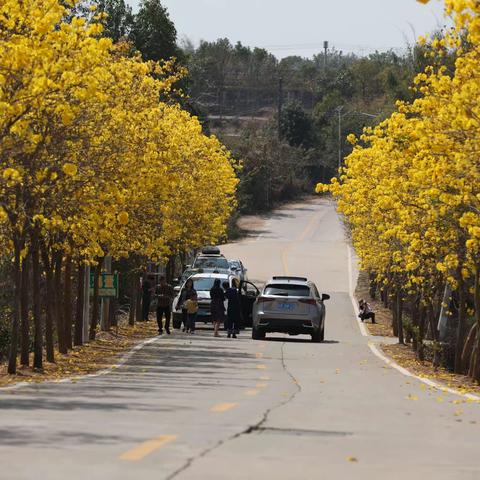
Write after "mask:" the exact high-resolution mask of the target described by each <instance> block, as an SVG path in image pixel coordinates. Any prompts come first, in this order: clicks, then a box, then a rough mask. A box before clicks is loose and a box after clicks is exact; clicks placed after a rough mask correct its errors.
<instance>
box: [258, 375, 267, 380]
mask: <svg viewBox="0 0 480 480" xmlns="http://www.w3.org/2000/svg"><path fill="white" fill-rule="evenodd" d="M259 380H264V381H265V380H270V377H267V376H266V375H265V376H264V377H259Z"/></svg>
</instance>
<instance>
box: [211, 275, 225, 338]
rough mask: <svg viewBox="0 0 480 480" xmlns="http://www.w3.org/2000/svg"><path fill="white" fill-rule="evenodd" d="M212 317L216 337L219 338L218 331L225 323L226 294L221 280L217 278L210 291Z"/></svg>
mask: <svg viewBox="0 0 480 480" xmlns="http://www.w3.org/2000/svg"><path fill="white" fill-rule="evenodd" d="M210 299H211V303H210V315H211V318H212V322H213V329H214V332H215V333H214V336H215V337H219V336H220V334H219V333H218V329H219V328H220V324H221V323H223V322H225V292H224V291H223V288H222V287H221V284H220V279H219V278H216V279H215V281H214V282H213V287H212V289H211V290H210Z"/></svg>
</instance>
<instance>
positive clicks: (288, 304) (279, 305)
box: [278, 303, 296, 311]
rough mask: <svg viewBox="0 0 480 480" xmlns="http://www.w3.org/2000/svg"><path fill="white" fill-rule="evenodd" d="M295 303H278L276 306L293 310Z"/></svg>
mask: <svg viewBox="0 0 480 480" xmlns="http://www.w3.org/2000/svg"><path fill="white" fill-rule="evenodd" d="M295 307H296V305H295V304H294V303H279V304H278V308H279V310H287V311H291V310H295Z"/></svg>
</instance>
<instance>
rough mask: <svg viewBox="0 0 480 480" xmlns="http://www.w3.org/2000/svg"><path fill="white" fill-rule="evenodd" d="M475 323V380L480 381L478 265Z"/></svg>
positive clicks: (479, 268)
mask: <svg viewBox="0 0 480 480" xmlns="http://www.w3.org/2000/svg"><path fill="white" fill-rule="evenodd" d="M474 299H475V323H476V324H477V338H476V346H475V347H476V348H475V350H476V355H475V363H474V364H473V378H474V379H475V380H477V381H480V354H479V352H480V265H477V267H476V270H475V287H474Z"/></svg>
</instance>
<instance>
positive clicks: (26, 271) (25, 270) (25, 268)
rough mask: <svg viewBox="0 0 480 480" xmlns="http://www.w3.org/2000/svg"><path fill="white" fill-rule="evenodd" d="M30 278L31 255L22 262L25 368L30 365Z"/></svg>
mask: <svg viewBox="0 0 480 480" xmlns="http://www.w3.org/2000/svg"><path fill="white" fill-rule="evenodd" d="M29 276H30V254H28V255H27V256H26V257H25V258H24V259H23V261H22V291H21V306H20V310H21V317H22V319H21V326H20V332H21V335H20V364H21V365H22V366H24V367H28V366H29V365H30V319H29V315H30V308H29V304H28V302H29V295H28V289H29V287H30V285H29Z"/></svg>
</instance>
